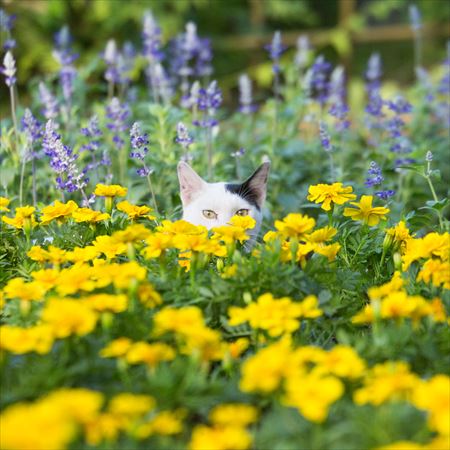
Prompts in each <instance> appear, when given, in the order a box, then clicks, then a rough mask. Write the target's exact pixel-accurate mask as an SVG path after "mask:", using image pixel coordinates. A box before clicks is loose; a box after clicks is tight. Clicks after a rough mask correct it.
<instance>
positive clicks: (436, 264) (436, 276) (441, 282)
mask: <svg viewBox="0 0 450 450" xmlns="http://www.w3.org/2000/svg"><path fill="white" fill-rule="evenodd" d="M416 280H417V281H423V282H425V283H430V282H431V283H432V284H433V286H436V287H440V286H442V287H443V288H444V289H450V263H449V262H448V261H446V262H442V261H440V260H439V259H433V258H431V259H429V260H428V261H426V262H425V264H424V265H423V266H422V269H421V270H420V272H419V273H418V274H417V278H416Z"/></svg>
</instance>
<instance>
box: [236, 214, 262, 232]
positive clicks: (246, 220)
mask: <svg viewBox="0 0 450 450" xmlns="http://www.w3.org/2000/svg"><path fill="white" fill-rule="evenodd" d="M230 224H231V225H233V226H235V227H239V228H243V229H244V230H251V229H253V228H255V226H256V220H255V219H254V218H253V217H252V216H233V217H232V218H231V219H230Z"/></svg>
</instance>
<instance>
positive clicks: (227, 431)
mask: <svg viewBox="0 0 450 450" xmlns="http://www.w3.org/2000/svg"><path fill="white" fill-rule="evenodd" d="M251 445H252V438H251V436H250V433H249V432H248V431H247V430H245V429H244V428H242V427H222V426H214V427H208V426H206V425H197V426H196V427H195V428H194V430H193V432H192V438H191V442H190V443H189V449H190V450H246V449H248V448H250V447H251Z"/></svg>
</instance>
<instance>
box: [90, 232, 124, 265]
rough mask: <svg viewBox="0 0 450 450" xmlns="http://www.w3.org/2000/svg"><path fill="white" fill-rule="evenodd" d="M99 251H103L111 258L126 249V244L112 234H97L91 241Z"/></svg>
mask: <svg viewBox="0 0 450 450" xmlns="http://www.w3.org/2000/svg"><path fill="white" fill-rule="evenodd" d="M92 245H93V247H94V248H95V249H96V250H97V252H99V253H103V254H104V255H105V256H106V257H107V258H108V259H113V258H115V257H116V256H117V255H121V254H123V253H125V252H126V251H127V246H126V245H125V244H124V243H123V242H119V241H118V240H116V239H115V238H113V237H112V236H97V238H96V239H95V241H94V242H93V243H92Z"/></svg>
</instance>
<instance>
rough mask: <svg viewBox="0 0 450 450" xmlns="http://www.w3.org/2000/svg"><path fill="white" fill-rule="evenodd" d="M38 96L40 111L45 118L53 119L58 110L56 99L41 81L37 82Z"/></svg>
mask: <svg viewBox="0 0 450 450" xmlns="http://www.w3.org/2000/svg"><path fill="white" fill-rule="evenodd" d="M39 98H40V101H41V104H42V106H43V109H42V110H41V112H42V114H43V115H44V117H45V118H46V119H47V120H48V119H55V118H56V117H57V116H58V112H59V108H58V101H57V100H56V98H55V97H54V96H53V94H52V93H51V92H50V90H49V89H48V88H47V86H46V85H45V84H44V83H43V82H42V81H41V82H40V83H39Z"/></svg>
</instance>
